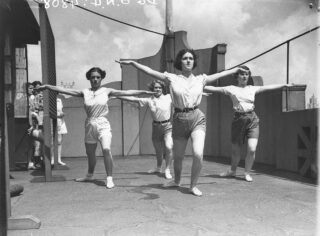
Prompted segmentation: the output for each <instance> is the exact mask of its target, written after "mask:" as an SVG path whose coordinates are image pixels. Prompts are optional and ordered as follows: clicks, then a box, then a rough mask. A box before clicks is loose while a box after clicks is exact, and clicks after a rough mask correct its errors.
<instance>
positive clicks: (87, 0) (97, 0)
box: [41, 0, 158, 9]
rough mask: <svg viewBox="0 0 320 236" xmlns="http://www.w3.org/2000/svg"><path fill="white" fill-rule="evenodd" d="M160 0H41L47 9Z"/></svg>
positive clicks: (151, 2) (140, 3)
mask: <svg viewBox="0 0 320 236" xmlns="http://www.w3.org/2000/svg"><path fill="white" fill-rule="evenodd" d="M157 1H158V0H41V2H43V3H44V7H45V8H46V9H48V8H50V7H54V8H57V7H62V8H68V7H70V6H71V8H74V6H82V7H86V6H94V7H102V8H104V7H105V6H106V7H108V6H122V5H129V4H139V5H145V4H149V5H157Z"/></svg>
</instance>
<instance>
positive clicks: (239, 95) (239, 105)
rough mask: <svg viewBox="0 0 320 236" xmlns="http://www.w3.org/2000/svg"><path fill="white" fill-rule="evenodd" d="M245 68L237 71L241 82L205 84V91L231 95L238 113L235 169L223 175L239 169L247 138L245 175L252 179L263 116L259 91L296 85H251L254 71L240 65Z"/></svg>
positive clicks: (233, 135) (233, 131)
mask: <svg viewBox="0 0 320 236" xmlns="http://www.w3.org/2000/svg"><path fill="white" fill-rule="evenodd" d="M240 68H241V70H240V71H239V72H237V73H235V78H236V79H237V82H238V85H237V86H234V85H230V86H226V87H213V86H205V88H204V91H206V92H208V93H212V92H220V93H223V94H226V95H228V96H230V98H231V100H232V104H233V110H234V116H233V121H232V127H231V142H232V158H231V170H228V171H226V172H224V173H221V174H220V176H221V177H234V176H236V169H237V166H238V164H239V161H240V159H241V146H243V145H244V144H245V140H247V142H246V145H247V154H246V158H245V171H244V178H245V180H246V181H248V182H251V181H252V177H251V175H250V171H251V169H252V166H253V162H254V159H255V153H256V148H257V144H258V138H259V118H258V116H257V115H256V113H255V111H254V101H255V95H256V94H258V93H261V92H264V91H267V90H274V89H280V88H284V87H289V86H292V85H288V84H279V85H266V86H252V85H248V81H249V79H250V77H251V71H250V69H249V68H248V67H247V66H240Z"/></svg>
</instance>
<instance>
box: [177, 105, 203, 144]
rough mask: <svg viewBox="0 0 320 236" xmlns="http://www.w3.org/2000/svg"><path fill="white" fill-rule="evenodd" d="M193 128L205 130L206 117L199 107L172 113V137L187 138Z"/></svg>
mask: <svg viewBox="0 0 320 236" xmlns="http://www.w3.org/2000/svg"><path fill="white" fill-rule="evenodd" d="M195 130H203V131H204V132H206V117H205V115H204V114H203V113H202V111H200V110H199V109H196V110H193V111H189V112H175V113H174V114H173V123H172V138H173V139H189V138H190V135H191V133H192V132H193V131H195Z"/></svg>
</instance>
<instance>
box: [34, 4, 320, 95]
mask: <svg viewBox="0 0 320 236" xmlns="http://www.w3.org/2000/svg"><path fill="white" fill-rule="evenodd" d="M38 1H41V0H38ZM42 1H43V2H44V0H42ZM62 1H63V0H46V2H47V3H48V6H49V7H48V9H47V11H48V15H49V19H50V22H51V26H52V29H53V32H54V35H55V42H56V69H57V81H58V83H57V84H58V85H59V84H60V82H61V81H63V82H64V83H72V82H73V81H74V82H75V86H74V88H77V89H82V88H86V87H88V86H89V83H88V81H87V80H86V79H85V76H84V74H85V72H86V71H87V70H88V69H89V68H91V67H92V66H100V67H102V68H103V69H106V70H107V78H108V81H105V82H109V81H117V80H121V70H120V67H119V65H118V64H117V63H115V62H114V60H115V59H119V58H143V57H147V56H152V55H154V54H156V52H157V51H158V50H159V49H160V46H161V43H162V39H163V38H162V36H161V35H157V34H153V33H149V32H145V31H141V30H139V29H135V28H132V27H128V26H126V25H123V24H119V23H117V22H114V21H110V20H108V19H105V18H102V17H100V16H97V15H94V14H92V13H89V12H86V11H84V10H82V9H79V8H76V7H74V8H72V7H71V5H69V4H67V5H66V6H67V7H63V6H62ZM74 1H75V0H74ZM94 2H96V3H97V2H100V0H78V3H79V5H80V6H84V7H86V8H89V9H91V10H93V11H96V12H99V13H100V14H103V15H106V16H109V17H112V18H116V19H119V20H121V21H124V22H128V23H130V24H134V25H137V26H140V27H143V28H147V29H150V30H153V31H157V32H160V33H164V32H165V0H101V5H97V6H95V5H93V4H92V3H94ZM172 2H173V3H172V4H173V16H172V20H173V30H174V31H180V30H184V31H186V32H187V35H188V42H189V45H190V46H191V47H192V48H193V49H201V48H210V47H213V46H215V45H216V44H218V43H226V44H227V53H226V68H230V67H232V66H234V65H237V64H239V63H242V62H243V61H245V60H247V59H249V58H251V57H254V56H256V55H257V54H259V53H262V52H263V51H265V50H268V49H270V48H272V47H274V46H276V45H277V44H280V43H282V42H284V41H286V40H288V39H289V38H291V37H294V36H296V35H298V34H300V33H303V32H305V31H308V30H310V29H312V28H314V27H316V26H317V25H319V21H318V18H317V17H318V16H319V14H320V13H319V12H317V10H316V8H317V6H316V4H315V3H316V2H315V0H172ZM310 2H313V3H314V7H313V8H312V9H310V7H309V3H310ZM107 3H108V4H107ZM29 4H30V6H31V9H32V11H33V12H34V14H35V16H36V18H37V19H38V8H37V4H36V3H35V2H33V1H31V0H29ZM57 5H58V6H57ZM319 31H320V30H316V31H313V32H312V33H310V34H308V35H306V36H303V37H301V38H299V39H298V40H295V41H293V42H291V43H290V52H291V53H290V82H293V83H298V84H307V99H308V98H309V97H310V96H311V95H312V94H316V93H317V91H318V83H317V77H318V75H317V67H318V64H319V61H318V60H317V52H318V49H319V45H320V41H319V38H320V37H319V35H320V33H319ZM28 56H29V58H28V60H29V80H30V81H34V80H41V61H40V46H39V45H37V46H28ZM247 65H248V66H249V67H250V68H251V70H252V72H253V74H254V75H260V76H262V77H263V79H264V82H265V84H275V83H277V84H279V83H285V82H286V47H285V46H282V47H280V48H278V49H277V50H275V51H273V52H272V53H269V54H267V55H265V56H262V57H261V58H259V59H257V60H254V61H252V62H249V63H247ZM318 97H319V96H318Z"/></svg>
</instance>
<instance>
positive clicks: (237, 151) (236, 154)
mask: <svg viewBox="0 0 320 236" xmlns="http://www.w3.org/2000/svg"><path fill="white" fill-rule="evenodd" d="M240 159H241V146H240V145H239V144H237V143H233V144H232V157H231V171H233V172H236V170H237V167H238V165H239V162H240Z"/></svg>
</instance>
